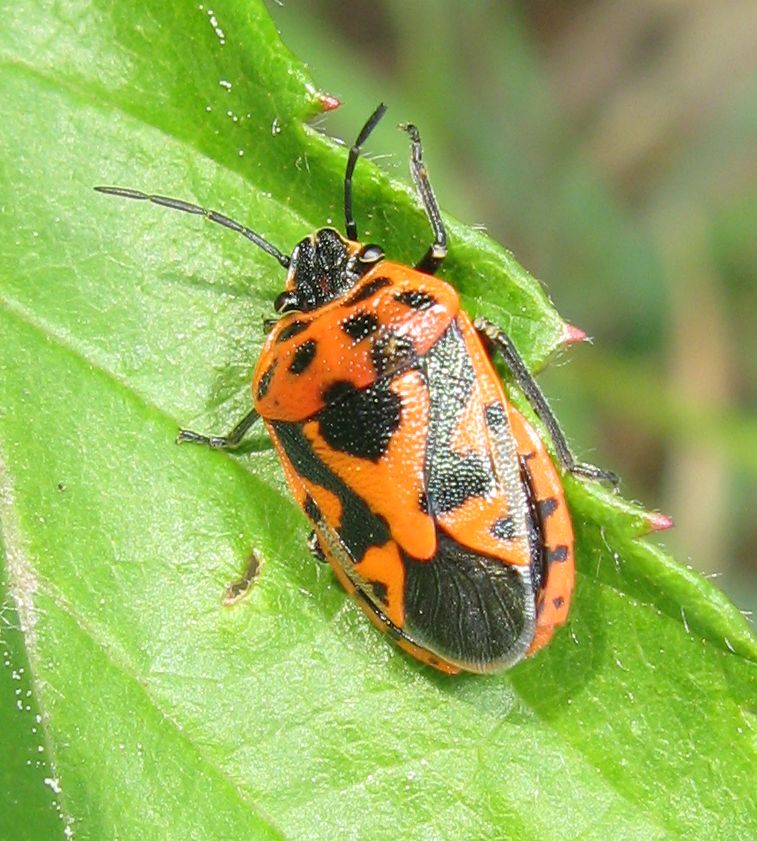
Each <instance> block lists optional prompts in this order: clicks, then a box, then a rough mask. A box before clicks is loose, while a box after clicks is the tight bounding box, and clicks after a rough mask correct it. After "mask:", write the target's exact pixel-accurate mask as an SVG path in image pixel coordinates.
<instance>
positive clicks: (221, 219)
mask: <svg viewBox="0 0 757 841" xmlns="http://www.w3.org/2000/svg"><path fill="white" fill-rule="evenodd" d="M95 190H97V192H98V193H106V194H107V195H109V196H121V198H124V199H137V200H138V201H149V202H152V203H153V204H159V205H160V206H161V207H170V208H171V209H172V210H183V211H184V213H193V214H194V215H195V216H204V217H205V218H206V219H209V220H210V221H211V222H216V223H217V224H218V225H223V226H224V228H230V229H231V230H232V231H236V232H237V233H238V234H242V236H243V237H247V239H248V240H250V242H254V243H255V245H257V246H258V248H262V249H263V251H265V253H266V254H270V255H271V257H274V258H275V259H276V260H278V262H279V264H280V265H282V266H283V267H284V268H285V269H288V268H289V257H287V256H286V254H282V253H281V251H279V249H278V248H276V247H275V246H273V245H271V243H270V242H267V241H266V240H264V239H263V237H261V236H260V234H256V233H255V231H252V230H250V229H249V228H247V227H245V226H244V225H240V224H239V222H235V221H234V220H233V219H229V217H228V216H224V215H223V213H218V212H217V211H215V210H205V208H204V207H200V206H199V205H196V204H189V203H188V202H185V201H181V199H171V198H168V197H167V196H153V195H149V194H148V193H142V192H140V191H139V190H127V189H125V188H123V187H95Z"/></svg>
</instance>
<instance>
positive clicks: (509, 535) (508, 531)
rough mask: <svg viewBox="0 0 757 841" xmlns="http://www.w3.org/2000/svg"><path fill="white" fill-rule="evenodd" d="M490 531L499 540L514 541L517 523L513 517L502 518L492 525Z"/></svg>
mask: <svg viewBox="0 0 757 841" xmlns="http://www.w3.org/2000/svg"><path fill="white" fill-rule="evenodd" d="M489 530H490V531H491V533H492V534H493V535H494V536H495V537H496V538H497V539H498V540H512V539H513V538H514V537H515V523H514V522H513V518H512V517H500V518H499V520H496V521H495V522H494V523H492V527H491V529H489Z"/></svg>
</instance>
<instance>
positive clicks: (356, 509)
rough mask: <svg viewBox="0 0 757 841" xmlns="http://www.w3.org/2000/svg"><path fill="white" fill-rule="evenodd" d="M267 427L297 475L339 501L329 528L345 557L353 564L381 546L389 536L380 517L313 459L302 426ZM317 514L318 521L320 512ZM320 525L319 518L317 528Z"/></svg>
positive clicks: (278, 423) (276, 423)
mask: <svg viewBox="0 0 757 841" xmlns="http://www.w3.org/2000/svg"><path fill="white" fill-rule="evenodd" d="M271 427H272V430H273V434H274V435H275V436H276V439H277V440H278V442H279V443H280V444H281V446H282V447H283V449H284V452H285V453H286V454H287V458H288V459H289V461H290V462H291V463H292V466H293V467H294V469H295V470H296V471H297V473H298V474H299V475H300V476H302V478H303V479H306V480H307V481H308V482H312V483H313V484H315V485H320V486H321V487H322V488H325V489H326V490H327V491H329V492H331V493H332V494H334V496H336V498H337V499H338V500H339V502H340V505H341V509H342V513H341V517H340V521H339V523H331V524H330V525H331V527H332V528H333V529H334V531H335V533H336V535H337V536H338V538H339V541H340V543H341V544H342V546H343V547H344V549H345V552H346V553H347V554H348V556H349V557H350V558H351V559H352V560H353V561H354V562H357V561H360V560H361V559H362V558H363V557H364V556H365V553H366V552H367V551H368V549H369V548H370V547H371V546H384V545H385V544H386V542H387V541H388V540H389V537H390V532H389V526H388V524H387V522H386V520H385V519H384V517H382V516H380V515H378V514H376V513H375V512H373V511H371V509H370V508H369V507H368V505H367V504H366V502H365V500H364V499H362V498H361V497H359V496H358V495H357V494H356V493H355V492H354V491H352V490H351V489H350V488H348V487H347V485H345V484H344V482H343V481H342V480H341V479H340V478H339V477H338V476H336V475H335V474H334V473H332V471H331V470H330V469H329V468H328V467H327V466H326V465H325V464H324V463H323V462H322V461H321V460H320V459H319V458H318V457H317V456H316V454H315V453H314V452H313V448H312V446H311V444H310V442H309V441H308V440H307V438H306V437H305V434H304V432H303V429H302V427H303V425H302V424H301V423H289V422H286V421H273V422H272V423H271ZM306 504H307V500H306ZM313 504H315V501H314V503H313ZM316 511H317V508H316V509H313V508H312V507H310V511H309V513H308V516H311V515H312V514H315V513H316ZM317 513H318V514H319V516H320V517H321V518H322V516H323V515H322V512H320V511H318V512H317ZM323 522H324V521H323V519H321V528H323Z"/></svg>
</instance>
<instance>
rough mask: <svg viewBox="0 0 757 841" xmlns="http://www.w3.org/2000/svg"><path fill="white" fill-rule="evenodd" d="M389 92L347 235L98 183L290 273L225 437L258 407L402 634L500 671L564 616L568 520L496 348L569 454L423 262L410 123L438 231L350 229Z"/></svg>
mask: <svg viewBox="0 0 757 841" xmlns="http://www.w3.org/2000/svg"><path fill="white" fill-rule="evenodd" d="M385 110H386V107H385V106H384V105H383V104H382V105H380V106H379V107H378V108H377V109H376V111H375V112H374V113H373V114H372V115H371V117H370V118H369V120H368V121H367V122H366V124H365V126H364V127H363V129H362V131H361V132H360V134H359V135H358V138H357V140H356V142H355V145H354V146H353V147H352V149H351V150H350V153H349V157H348V160H347V170H346V174H345V179H344V197H345V201H344V204H345V217H346V237H345V236H342V235H341V234H340V233H338V232H337V231H336V230H334V229H333V228H321V229H319V230H317V231H315V232H314V233H312V234H310V235H308V236H306V237H305V238H304V239H302V240H301V241H300V242H299V243H298V244H297V245H296V246H295V248H294V250H293V251H292V254H291V256H286V255H285V254H284V253H282V252H281V251H279V250H278V249H277V248H275V247H274V246H272V245H271V244H270V243H268V242H267V241H266V240H264V239H263V238H262V237H261V236H259V235H258V234H256V233H255V232H254V231H252V230H250V229H249V228H247V227H245V226H243V225H240V224H239V223H237V222H234V221H233V220H231V219H229V218H228V217H226V216H223V215H222V214H219V213H216V212H215V211H208V210H205V209H203V208H201V207H198V206H196V205H193V204H187V203H185V202H182V201H179V200H177V199H171V198H166V197H164V196H156V195H148V194H145V193H141V192H137V191H134V190H124V189H121V188H117V187H98V188H97V189H98V190H100V191H101V192H104V193H111V194H114V195H118V196H123V197H125V198H132V199H141V200H147V201H151V202H154V203H155V204H159V205H163V206H165V207H169V208H173V209H176V210H182V211H186V212H188V213H194V214H199V215H202V216H205V217H206V218H208V219H210V220H211V221H213V222H217V223H219V224H221V225H224V226H225V227H227V228H231V229H232V230H235V231H237V232H239V233H241V234H242V235H243V236H245V237H247V238H248V239H249V240H251V241H252V242H254V243H255V244H256V245H257V246H259V247H260V248H262V249H263V250H264V251H265V252H266V253H268V254H270V255H271V256H272V257H273V258H274V259H276V260H277V261H278V262H279V263H280V265H281V266H282V267H283V268H285V269H286V270H287V278H286V283H285V287H284V291H283V292H282V293H281V294H280V295H279V296H278V297H277V299H276V301H275V304H274V307H275V310H276V312H277V313H278V315H279V318H278V319H277V320H275V321H274V322H273V323H272V324H271V325H270V332H269V334H268V338H267V341H266V343H265V346H264V348H263V351H262V353H261V356H260V359H259V360H258V363H257V366H256V368H255V373H254V376H253V381H252V396H253V402H254V408H253V409H252V410H251V411H250V412H249V413H248V414H247V415H246V416H245V417H244V418H243V419H242V421H241V422H240V423H239V424H237V426H236V427H235V428H234V429H233V430H232V431H231V432H230V433H229V434H228V435H226V436H219V437H207V436H205V435H200V434H198V433H196V432H191V431H189V430H182V431H181V432H180V433H179V437H178V440H179V441H192V442H197V443H202V444H207V445H209V446H212V447H218V448H233V447H235V446H237V445H238V444H239V443H240V441H241V440H242V437H243V436H244V435H245V433H246V432H247V431H248V430H249V428H250V427H251V426H252V425H253V424H254V423H255V422H256V421H257V420H258V418H262V419H263V421H264V423H265V425H266V427H267V429H268V432H269V434H270V436H271V439H272V441H273V444H274V446H275V448H276V451H277V453H278V455H279V458H280V459H281V463H282V466H283V468H284V472H285V474H286V478H287V480H288V482H289V486H290V488H291V490H292V493H293V494H294V497H295V499H296V500H297V502H298V504H299V506H300V507H301V508H302V510H303V511H304V513H305V515H306V516H307V518H308V520H309V521H310V523H311V525H312V528H313V531H312V533H311V538H310V547H311V550H312V551H313V552H314V554H316V555H318V556H319V557H321V558H325V559H326V560H328V562H329V563H330V564H331V566H332V567H333V569H334V572H335V573H336V576H337V578H338V579H339V581H340V582H341V583H342V584H343V585H344V587H345V589H346V590H347V591H348V592H349V593H350V594H351V595H352V596H353V597H354V599H355V600H356V601H357V603H358V604H359V605H360V606H361V607H362V608H363V610H364V611H365V612H366V613H367V614H368V616H369V617H370V619H371V620H372V621H373V622H374V623H375V624H376V625H377V626H378V627H379V628H380V629H382V630H383V631H386V632H387V633H388V634H389V635H390V636H391V637H392V638H393V639H394V640H396V642H397V644H398V645H399V646H401V647H402V648H403V649H404V650H405V651H407V652H409V653H410V654H412V655H413V656H414V657H416V658H418V659H419V660H422V661H423V662H425V663H428V664H429V665H431V666H434V667H435V668H437V669H440V670H442V671H444V672H448V673H456V672H459V671H470V672H491V671H494V670H497V669H503V668H507V667H508V666H512V665H513V664H514V663H517V662H518V661H519V660H521V659H522V658H523V657H525V656H528V655H530V654H533V653H534V652H536V651H538V650H539V649H540V648H541V647H542V646H544V645H545V644H546V643H547V642H549V640H550V638H551V637H552V635H553V633H554V631H555V628H556V627H557V626H559V625H562V624H563V623H564V622H565V621H566V619H567V616H568V610H569V608H570V599H571V594H572V591H573V578H574V564H573V530H572V526H571V520H570V515H569V513H568V509H567V506H566V503H565V497H564V494H563V489H562V483H561V480H560V475H559V472H558V470H557V469H556V467H555V466H554V464H553V462H552V460H551V458H550V456H549V455H548V453H547V451H546V449H545V447H544V444H543V443H542V441H541V439H540V437H539V435H538V434H537V433H536V431H535V430H534V428H533V427H532V426H531V424H530V423H529V422H528V421H527V420H526V419H525V418H524V417H523V415H522V414H521V413H520V412H518V411H517V410H516V409H515V408H514V407H513V406H512V405H511V404H510V402H509V401H508V399H507V395H506V393H505V390H504V388H503V385H502V382H501V381H500V378H499V376H498V375H497V373H496V371H495V369H494V366H493V364H492V356H493V354H495V353H499V354H500V356H501V357H502V359H503V360H504V362H505V364H506V365H507V367H508V368H509V370H510V371H511V373H512V375H513V377H514V379H515V381H516V383H517V384H518V386H519V387H520V388H521V389H522V391H523V393H524V394H525V396H526V397H527V398H528V400H529V402H530V404H531V406H532V407H533V409H534V410H535V412H536V414H537V415H538V416H539V418H540V419H541V420H542V422H543V423H544V425H545V427H546V429H547V431H548V433H549V436H550V438H551V440H552V443H553V445H554V448H555V453H556V456H557V463H558V465H559V467H560V469H561V470H564V471H568V472H570V473H573V474H574V475H578V476H582V477H587V478H591V479H604V480H608V479H609V480H611V481H612V480H613V477H612V474H609V473H606V472H604V471H602V470H599V469H598V468H596V467H592V466H589V465H584V464H578V463H577V462H576V461H575V460H574V459H573V456H572V455H571V452H570V449H569V448H568V445H567V443H566V440H565V437H564V435H563V434H562V432H561V430H560V427H559V425H558V423H557V421H556V419H555V417H554V415H553V414H552V412H551V410H550V408H549V406H548V405H547V403H546V401H545V399H544V397H543V395H542V393H541V391H540V389H539V387H538V386H537V384H536V382H535V381H534V379H533V377H532V376H531V374H530V373H529V371H528V370H527V368H526V366H525V365H524V363H523V361H522V360H521V357H520V356H519V354H518V352H517V351H516V349H515V347H514V346H513V344H512V342H511V341H510V339H509V338H508V336H507V335H506V334H505V332H504V331H503V330H501V329H500V328H498V327H496V326H495V325H494V324H492V323H490V322H488V321H486V320H485V319H483V318H477V319H475V320H473V321H472V320H471V319H470V318H469V317H468V315H466V313H465V312H463V311H462V310H461V309H460V300H459V298H458V295H457V292H456V291H455V290H454V289H453V287H452V286H450V285H449V284H448V283H446V282H445V281H443V280H439V279H437V278H436V277H434V275H435V273H436V271H437V270H438V269H439V267H440V266H441V265H442V262H443V261H444V258H445V256H446V253H447V236H446V232H445V229H444V224H443V222H442V218H441V214H440V213H439V208H438V205H437V202H436V198H435V196H434V193H433V191H432V189H431V185H430V183H429V180H428V175H427V172H426V168H425V166H424V163H423V155H422V148H421V140H420V136H419V134H418V130H417V129H416V128H415V126H412V125H406V126H403V127H402V128H404V129H405V130H406V131H407V133H408V134H409V137H410V148H411V172H412V176H413V180H414V182H415V184H416V186H417V189H418V192H419V194H420V198H421V201H422V202H423V206H424V208H425V211H426V215H427V216H428V219H429V222H430V224H431V229H432V232H433V237H434V238H433V242H432V244H431V246H430V247H429V249H428V250H427V252H426V253H425V255H424V256H423V257H422V259H421V260H420V262H419V263H418V264H417V265H416V266H415V267H414V268H410V267H408V266H404V265H402V264H400V263H393V262H391V261H390V260H387V259H386V258H385V256H384V252H383V251H382V249H381V248H380V247H379V246H378V245H373V244H363V243H361V242H360V241H359V240H358V234H357V225H356V223H355V220H354V218H353V214H352V175H353V173H354V170H355V165H356V163H357V160H358V157H359V155H360V152H361V148H362V146H363V144H364V143H365V141H366V139H367V138H368V136H369V134H370V133H371V132H372V130H373V129H374V128H375V126H376V124H377V123H378V121H379V120H380V119H381V117H382V115H383V114H384V111H385Z"/></svg>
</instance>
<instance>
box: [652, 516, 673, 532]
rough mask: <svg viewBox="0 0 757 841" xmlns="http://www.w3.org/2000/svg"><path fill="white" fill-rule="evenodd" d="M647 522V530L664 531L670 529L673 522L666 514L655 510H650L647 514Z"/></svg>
mask: <svg viewBox="0 0 757 841" xmlns="http://www.w3.org/2000/svg"><path fill="white" fill-rule="evenodd" d="M647 523H648V524H649V531H666V530H667V529H672V528H673V526H674V525H675V523H674V522H673V519H672V518H671V517H668V515H667V514H658V513H657V512H654V511H652V512H650V513H648V514H647Z"/></svg>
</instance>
